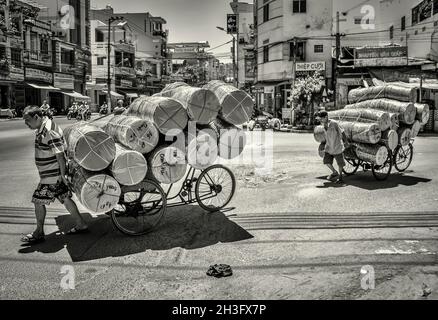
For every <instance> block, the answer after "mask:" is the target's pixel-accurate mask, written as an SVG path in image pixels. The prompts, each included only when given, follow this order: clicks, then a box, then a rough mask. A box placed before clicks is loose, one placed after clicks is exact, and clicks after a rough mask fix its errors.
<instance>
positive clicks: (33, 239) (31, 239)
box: [21, 227, 90, 245]
mask: <svg viewBox="0 0 438 320" xmlns="http://www.w3.org/2000/svg"><path fill="white" fill-rule="evenodd" d="M89 232H90V230H89V229H88V228H85V229H79V228H78V227H74V228H72V229H70V230H69V231H67V232H65V235H67V236H72V235H79V234H86V233H89ZM44 241H46V238H45V235H44V234H43V235H40V236H36V235H35V234H33V233H29V234H27V235H23V236H22V238H21V242H24V243H25V244H31V245H34V244H39V243H42V242H44Z"/></svg>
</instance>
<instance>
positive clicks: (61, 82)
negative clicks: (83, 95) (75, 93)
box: [53, 73, 75, 90]
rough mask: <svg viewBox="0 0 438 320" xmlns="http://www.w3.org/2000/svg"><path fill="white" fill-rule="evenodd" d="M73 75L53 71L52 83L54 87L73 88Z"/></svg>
mask: <svg viewBox="0 0 438 320" xmlns="http://www.w3.org/2000/svg"><path fill="white" fill-rule="evenodd" d="M74 82H75V79H74V76H73V75H71V74H64V73H54V74H53V85H54V86H55V87H56V88H60V89H68V90H74V86H75V85H74Z"/></svg>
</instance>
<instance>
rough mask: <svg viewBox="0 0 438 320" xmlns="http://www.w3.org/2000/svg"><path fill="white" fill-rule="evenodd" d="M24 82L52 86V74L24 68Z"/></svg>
mask: <svg viewBox="0 0 438 320" xmlns="http://www.w3.org/2000/svg"><path fill="white" fill-rule="evenodd" d="M25 74H26V76H25V78H26V80H36V81H42V82H47V83H50V84H52V82H53V74H52V73H50V72H46V71H43V70H39V69H32V68H26V70H25Z"/></svg>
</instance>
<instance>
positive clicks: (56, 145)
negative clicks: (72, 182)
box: [35, 117, 65, 184]
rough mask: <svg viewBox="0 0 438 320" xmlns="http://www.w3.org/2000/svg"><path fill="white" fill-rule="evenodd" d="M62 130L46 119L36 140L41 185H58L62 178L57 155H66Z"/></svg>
mask: <svg viewBox="0 0 438 320" xmlns="http://www.w3.org/2000/svg"><path fill="white" fill-rule="evenodd" d="M64 150H65V146H64V138H63V136H62V129H61V128H60V127H59V126H58V125H57V124H56V123H55V122H53V121H52V120H50V119H49V118H46V117H45V118H44V120H43V123H42V125H41V128H40V129H39V130H38V131H37V134H36V139H35V163H36V166H37V168H38V172H39V174H40V178H41V184H56V183H57V182H58V181H59V179H60V177H61V170H60V167H59V163H58V160H57V159H56V155H57V154H59V153H64Z"/></svg>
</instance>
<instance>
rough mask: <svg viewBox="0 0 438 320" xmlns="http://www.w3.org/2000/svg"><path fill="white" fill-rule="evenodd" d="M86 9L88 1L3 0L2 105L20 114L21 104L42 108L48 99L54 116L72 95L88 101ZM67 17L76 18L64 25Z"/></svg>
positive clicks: (0, 46) (0, 12)
mask: <svg viewBox="0 0 438 320" xmlns="http://www.w3.org/2000/svg"><path fill="white" fill-rule="evenodd" d="M8 4H9V6H8ZM89 5H90V3H89V1H79V0H78V1H64V2H62V1H58V2H57V1H45V0H38V2H36V1H33V0H9V1H8V0H3V3H2V5H1V6H0V15H1V16H2V17H1V19H0V21H3V22H4V24H3V26H2V27H1V31H0V33H1V34H0V56H2V57H3V58H1V59H0V69H1V71H0V86H1V87H0V93H1V94H0V96H1V98H0V99H1V102H0V104H1V106H2V107H10V108H14V109H16V110H17V111H18V114H21V111H22V110H23V109H24V108H25V106H27V105H41V104H42V102H43V101H44V100H47V101H48V102H49V104H50V105H51V106H52V107H53V108H54V109H55V110H56V111H57V112H65V111H66V109H67V107H68V106H69V105H70V103H71V100H72V99H73V97H74V98H75V99H83V100H86V99H87V97H86V96H85V95H84V93H85V83H86V79H87V73H88V72H89V65H90V64H89V56H90V51H89V46H88V45H87V43H88V38H87V30H88V29H87V26H88V18H87V14H88V9H89ZM56 8H61V9H62V10H57V9H56ZM76 9H77V10H76ZM63 10H64V11H63ZM66 16H67V17H74V18H73V19H70V21H71V25H68V26H66V25H64V24H63V21H64V20H63V19H64V18H65V17H66Z"/></svg>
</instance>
